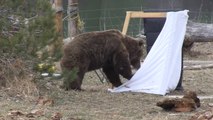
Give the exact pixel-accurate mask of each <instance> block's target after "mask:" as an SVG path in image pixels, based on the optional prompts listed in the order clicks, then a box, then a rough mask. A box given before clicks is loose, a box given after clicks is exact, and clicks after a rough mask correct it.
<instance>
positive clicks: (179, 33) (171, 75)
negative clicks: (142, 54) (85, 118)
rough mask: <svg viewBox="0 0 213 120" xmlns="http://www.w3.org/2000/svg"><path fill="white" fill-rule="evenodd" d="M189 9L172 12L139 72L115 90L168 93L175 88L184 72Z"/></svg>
mask: <svg viewBox="0 0 213 120" xmlns="http://www.w3.org/2000/svg"><path fill="white" fill-rule="evenodd" d="M187 20H188V10H184V11H178V12H168V13H167V16H166V22H165V24H164V27H163V29H162V31H161V32H160V34H159V36H158V38H157V40H156V41H155V43H154V45H153V46H152V48H151V50H150V52H149V54H148V55H147V57H146V58H145V60H144V62H143V63H142V64H141V67H140V69H139V70H138V71H137V72H136V73H135V75H134V76H133V77H132V78H131V79H130V80H129V81H127V82H126V83H124V84H123V85H121V86H119V87H117V88H114V89H111V90H109V91H111V92H126V91H131V92H145V93H151V94H159V95H165V94H166V93H168V92H169V91H171V90H174V89H175V88H176V86H177V84H178V82H179V79H180V74H181V54H182V53H181V52H182V45H183V41H184V36H185V32H186V24H187Z"/></svg>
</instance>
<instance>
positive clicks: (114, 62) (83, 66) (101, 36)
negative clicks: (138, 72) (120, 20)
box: [61, 30, 144, 90]
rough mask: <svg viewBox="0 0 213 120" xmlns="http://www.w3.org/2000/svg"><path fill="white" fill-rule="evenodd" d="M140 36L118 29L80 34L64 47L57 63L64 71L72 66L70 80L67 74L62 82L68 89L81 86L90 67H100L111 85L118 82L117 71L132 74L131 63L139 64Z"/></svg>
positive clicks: (126, 74)
mask: <svg viewBox="0 0 213 120" xmlns="http://www.w3.org/2000/svg"><path fill="white" fill-rule="evenodd" d="M143 44H144V42H143V41H142V40H138V39H137V40H136V39H135V38H132V37H130V36H127V35H123V34H122V33H121V32H120V31H118V30H107V31H100V32H98V31H96V32H88V33H83V34H80V35H79V36H76V37H75V38H74V39H73V40H72V41H71V42H70V43H68V44H67V45H66V46H65V47H64V55H63V57H62V59H61V67H62V70H63V72H64V71H72V70H74V69H76V70H77V71H76V74H77V76H76V77H74V80H71V79H70V77H67V79H70V80H67V79H65V80H64V86H63V87H65V89H66V90H68V89H76V90H80V89H81V84H82V80H83V77H84V74H85V73H86V72H88V71H91V70H96V69H99V68H102V69H103V72H104V73H105V74H106V76H107V78H108V80H109V81H110V82H111V83H112V85H113V86H115V87H118V86H120V85H121V84H122V83H121V80H120V78H119V75H122V76H123V77H124V78H126V79H130V78H131V77H132V71H131V65H132V66H133V67H134V68H137V69H138V68H139V67H140V58H141V56H142V53H143V51H142V48H141V46H142V45H143Z"/></svg>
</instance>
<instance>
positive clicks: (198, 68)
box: [183, 64, 213, 70]
mask: <svg viewBox="0 0 213 120" xmlns="http://www.w3.org/2000/svg"><path fill="white" fill-rule="evenodd" d="M207 68H213V64H207V65H193V66H184V67H183V70H202V69H207Z"/></svg>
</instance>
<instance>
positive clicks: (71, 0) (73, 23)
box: [67, 0, 80, 38]
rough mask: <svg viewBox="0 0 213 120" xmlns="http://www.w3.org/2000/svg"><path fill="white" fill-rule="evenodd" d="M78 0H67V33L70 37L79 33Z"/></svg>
mask: <svg viewBox="0 0 213 120" xmlns="http://www.w3.org/2000/svg"><path fill="white" fill-rule="evenodd" d="M78 12H79V10H78V0H68V9H67V14H68V35H69V37H70V38H72V37H75V36H76V35H78V34H79V33H80V30H79V28H78V20H79V14H78Z"/></svg>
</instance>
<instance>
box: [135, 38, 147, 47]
mask: <svg viewBox="0 0 213 120" xmlns="http://www.w3.org/2000/svg"><path fill="white" fill-rule="evenodd" d="M136 40H137V41H138V45H139V46H143V45H145V39H144V38H136Z"/></svg>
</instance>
